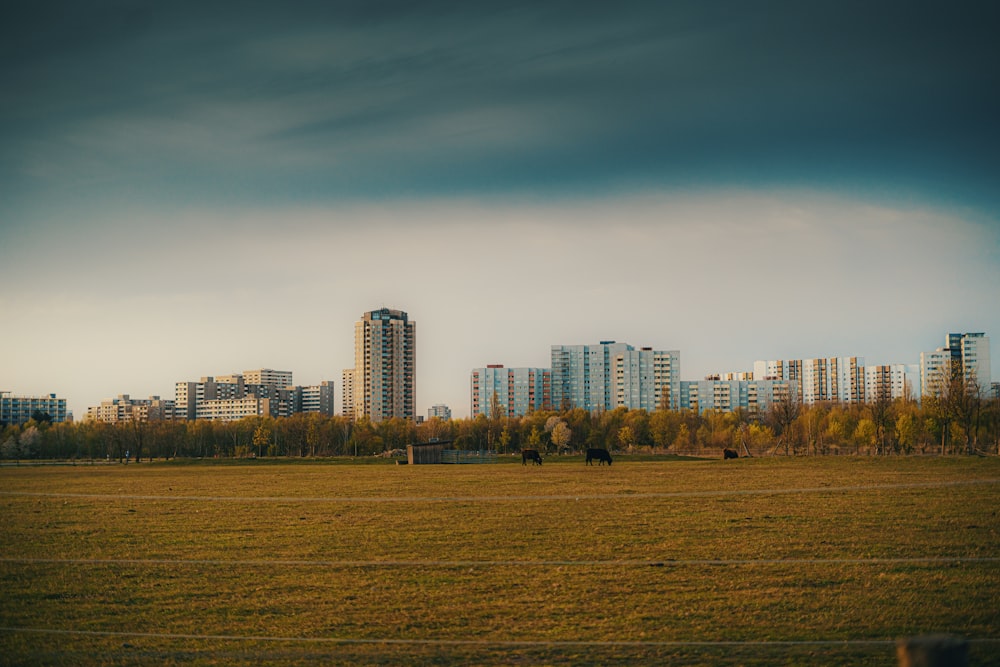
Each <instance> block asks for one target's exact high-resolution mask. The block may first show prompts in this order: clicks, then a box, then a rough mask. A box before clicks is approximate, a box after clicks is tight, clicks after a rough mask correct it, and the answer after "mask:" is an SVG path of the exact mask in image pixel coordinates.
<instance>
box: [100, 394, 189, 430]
mask: <svg viewBox="0 0 1000 667" xmlns="http://www.w3.org/2000/svg"><path fill="white" fill-rule="evenodd" d="M174 409H175V403H174V401H171V400H164V399H161V398H160V397H159V396H150V397H149V398H131V397H130V396H129V395H128V394H120V395H119V396H118V397H117V398H112V399H108V400H105V401H101V404H100V405H96V406H92V407H88V408H87V415H86V417H84V419H85V420H86V421H99V422H105V423H108V424H115V423H118V422H129V421H140V422H146V421H156V420H161V419H173V418H174Z"/></svg>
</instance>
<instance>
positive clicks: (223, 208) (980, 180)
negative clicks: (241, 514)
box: [0, 0, 1000, 418]
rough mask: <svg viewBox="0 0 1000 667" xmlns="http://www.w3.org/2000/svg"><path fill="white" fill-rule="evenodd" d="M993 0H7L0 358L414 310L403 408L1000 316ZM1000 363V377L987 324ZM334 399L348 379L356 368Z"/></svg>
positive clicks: (92, 384) (12, 366)
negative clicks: (494, 385)
mask: <svg viewBox="0 0 1000 667" xmlns="http://www.w3.org/2000/svg"><path fill="white" fill-rule="evenodd" d="M998 19H1000V5H997V4H996V3H991V2H952V3H929V2H913V1H910V2H884V1H883V2H880V1H878V0H868V1H865V2H852V1H850V0H837V1H835V2H833V1H826V0H815V1H810V2H800V1H797V0H796V1H790V0H789V1H784V0H776V1H773V2H743V1H739V2H706V1H691V2H686V1H679V2H633V1H628V0H626V1H625V2H617V3H603V2H602V3H596V2H595V3H589V2H582V1H576V2H529V3H517V2H512V1H509V0H508V1H505V2H496V3H490V2H481V3H480V2H477V3H460V2H438V3H436V2H427V3H404V2H334V3H330V2H281V3H265V2H246V1H244V2H239V3H236V2H196V3H195V2H184V1H179V2H171V3H149V4H148V5H144V4H142V3H134V2H130V1H129V2H126V1H120V2H106V1H102V0H95V1H92V2H86V3H80V2H70V1H65V2H61V1H53V2H44V1H42V2H21V3H19V2H13V3H9V4H8V6H6V8H5V19H4V21H3V22H2V24H0V351H2V354H0V390H4V391H12V392H14V393H15V394H18V395H42V394H48V393H56V394H58V395H59V396H60V397H64V398H66V399H67V403H68V407H69V409H70V410H72V411H73V413H74V415H75V416H76V417H78V418H79V417H82V416H83V415H84V414H85V413H86V408H87V407H88V406H91V405H97V404H99V403H100V401H101V400H104V399H109V398H112V397H115V396H117V395H119V394H130V395H131V396H133V397H140V398H145V397H148V396H150V395H159V396H161V397H164V398H173V395H174V384H175V383H176V382H178V381H193V380H197V379H199V378H200V377H202V376H208V375H227V374H231V373H237V372H241V371H243V370H249V369H256V368H274V369H279V370H290V371H292V372H293V374H294V378H293V379H294V381H295V383H296V384H304V385H305V384H314V383H318V382H320V381H321V380H333V381H335V382H336V383H337V385H338V387H339V385H340V380H341V372H342V370H343V369H345V368H347V367H349V366H352V365H353V335H354V322H355V321H357V320H358V319H360V318H361V316H362V314H363V313H364V312H366V311H369V310H373V309H377V308H380V307H383V306H386V307H390V308H398V309H401V310H404V311H406V312H407V313H409V316H410V318H411V319H412V320H414V321H416V323H417V389H416V395H417V413H418V414H422V415H426V412H427V408H429V407H430V406H431V405H434V404H438V403H444V404H447V405H449V406H450V407H451V408H452V410H453V413H454V414H455V416H457V417H464V416H468V414H469V409H470V407H469V375H470V372H471V370H472V369H473V368H477V367H482V366H485V365H487V364H494V363H499V364H504V365H506V366H514V367H517V366H532V367H548V366H549V365H550V350H551V346H552V345H574V344H588V343H597V342H598V341H601V340H617V341H619V342H627V343H631V344H633V345H636V346H652V347H653V348H655V349H662V350H674V349H676V350H680V354H681V356H680V359H681V377H682V379H685V380H696V379H701V378H702V377H703V376H705V375H706V374H709V373H722V372H728V371H742V370H751V369H752V367H753V362H754V361H755V360H757V359H796V358H809V357H834V356H860V357H864V359H865V361H866V363H868V364H884V363H906V364H916V363H918V362H919V360H920V353H921V352H923V351H930V350H934V349H935V348H937V347H939V346H942V345H943V344H944V338H945V334H946V333H948V332H950V331H956V332H967V331H975V332H979V331H982V332H986V333H987V334H988V335H991V337H992V338H994V339H998V338H1000V65H998V63H1000V40H997V39H995V26H996V25H998ZM993 347H994V351H993V355H992V374H993V379H994V380H995V381H996V380H1000V351H997V350H996V345H995V344H994V346H993ZM337 401H338V406H337V409H338V411H339V409H340V407H341V406H340V405H339V401H340V395H339V391H338V395H337Z"/></svg>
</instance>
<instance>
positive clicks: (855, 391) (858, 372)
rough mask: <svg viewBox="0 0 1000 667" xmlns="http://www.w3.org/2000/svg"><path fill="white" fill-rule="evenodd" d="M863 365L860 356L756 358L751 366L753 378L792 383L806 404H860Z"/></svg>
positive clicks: (861, 400)
mask: <svg viewBox="0 0 1000 667" xmlns="http://www.w3.org/2000/svg"><path fill="white" fill-rule="evenodd" d="M864 365H865V362H864V358H863V357H828V358H815V359H787V360H758V361H755V362H754V365H753V377H754V379H756V380H786V381H789V382H793V383H795V384H796V391H797V394H798V396H799V398H800V400H801V401H802V402H803V403H806V404H813V403H817V402H819V401H836V402H840V403H863V402H864V400H865V375H864Z"/></svg>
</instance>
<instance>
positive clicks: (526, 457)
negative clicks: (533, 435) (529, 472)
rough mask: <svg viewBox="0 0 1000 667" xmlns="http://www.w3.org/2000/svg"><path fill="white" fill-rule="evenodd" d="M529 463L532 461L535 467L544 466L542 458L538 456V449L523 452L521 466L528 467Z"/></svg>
mask: <svg viewBox="0 0 1000 667" xmlns="http://www.w3.org/2000/svg"><path fill="white" fill-rule="evenodd" d="M528 461H531V462H532V463H533V464H534V465H542V457H541V456H540V455H539V454H538V450H537V449H522V450H521V465H528Z"/></svg>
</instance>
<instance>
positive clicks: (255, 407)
mask: <svg viewBox="0 0 1000 667" xmlns="http://www.w3.org/2000/svg"><path fill="white" fill-rule="evenodd" d="M274 416H277V415H274V414H272V412H271V400H270V399H268V398H256V397H255V396H247V397H244V398H226V399H218V400H215V399H210V400H207V401H203V402H202V403H200V404H199V405H198V419H208V420H213V421H237V420H240V419H243V418H244V417H274Z"/></svg>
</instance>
